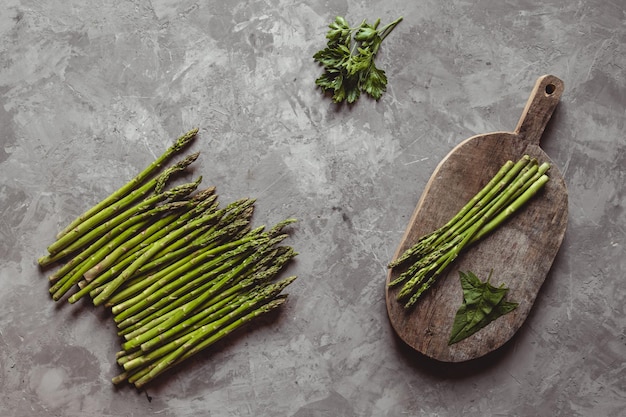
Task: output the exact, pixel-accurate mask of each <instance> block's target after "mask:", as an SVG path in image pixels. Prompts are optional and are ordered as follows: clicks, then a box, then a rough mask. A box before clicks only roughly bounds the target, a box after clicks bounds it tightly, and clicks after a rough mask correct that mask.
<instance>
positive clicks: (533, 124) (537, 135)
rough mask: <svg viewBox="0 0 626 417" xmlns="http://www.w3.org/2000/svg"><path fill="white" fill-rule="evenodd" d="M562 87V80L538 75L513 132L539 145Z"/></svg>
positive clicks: (552, 76)
mask: <svg viewBox="0 0 626 417" xmlns="http://www.w3.org/2000/svg"><path fill="white" fill-rule="evenodd" d="M563 88H564V86H563V81H561V80H560V79H559V78H557V77H555V76H554V75H544V76H542V77H539V79H538V80H537V82H536V83H535V87H534V88H533V90H532V92H531V93H530V97H529V98H528V102H526V108H524V112H523V113H522V117H520V119H519V122H518V123H517V127H516V128H515V133H516V134H518V135H520V136H521V137H522V138H523V139H524V141H526V142H528V143H531V144H534V145H539V142H540V140H541V135H543V131H544V130H545V128H546V126H547V125H548V121H549V120H550V118H551V117H552V113H554V109H556V105H557V104H559V99H560V98H561V94H563Z"/></svg>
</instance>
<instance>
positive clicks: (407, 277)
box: [388, 155, 550, 309]
mask: <svg viewBox="0 0 626 417" xmlns="http://www.w3.org/2000/svg"><path fill="white" fill-rule="evenodd" d="M549 169H550V164H549V163H547V162H544V163H542V164H539V163H538V161H537V160H536V159H535V158H531V157H530V156H528V155H523V156H522V157H521V158H520V159H519V160H518V161H517V162H515V163H514V162H513V161H507V162H506V163H505V164H504V165H503V166H502V167H501V168H500V170H499V171H498V172H497V173H496V175H494V176H493V178H492V179H491V180H490V181H489V182H488V183H487V184H486V185H485V186H484V187H483V188H482V189H481V190H480V191H479V192H478V193H477V194H476V195H474V197H473V198H472V199H471V200H470V201H469V202H468V203H467V204H466V205H465V206H464V207H463V208H462V209H461V210H460V211H459V212H458V213H457V214H456V215H455V216H454V217H452V218H451V219H450V220H449V221H448V222H447V223H446V224H445V225H443V226H441V227H440V228H439V229H437V230H435V231H433V232H431V233H429V234H427V235H425V236H422V237H421V238H420V239H418V241H417V242H416V243H415V244H414V245H413V246H411V247H409V248H408V249H406V250H405V251H404V252H403V253H402V254H400V256H398V258H397V259H395V260H394V261H393V262H391V263H390V264H389V265H388V267H389V268H399V267H403V268H404V270H403V271H402V273H400V274H399V275H398V277H397V278H396V279H394V280H393V281H391V282H389V284H388V286H389V287H398V286H401V287H400V290H399V291H398V292H397V294H396V298H397V300H398V301H399V302H402V303H404V307H405V308H407V309H408V308H411V307H413V306H414V305H415V303H416V302H417V301H418V299H419V298H420V297H421V295H422V294H423V293H424V292H425V291H426V290H428V289H429V288H430V287H431V286H432V285H433V284H434V283H435V282H436V280H437V278H438V277H439V276H440V275H441V274H442V273H443V271H444V270H445V269H446V268H447V267H448V265H450V264H451V263H452V262H453V261H454V260H455V259H456V258H457V257H458V255H459V254H460V253H461V252H462V251H463V250H464V249H465V248H466V247H468V246H469V245H471V244H472V243H475V242H477V241H479V240H481V239H482V238H483V237H485V236H486V235H487V234H489V233H491V232H492V231H493V230H494V229H496V228H497V227H498V226H500V225H501V224H502V223H503V222H504V221H505V220H506V219H508V218H509V217H510V216H511V215H513V213H515V212H517V211H518V210H519V209H520V208H521V207H522V206H523V205H524V204H526V203H527V202H528V201H529V200H530V199H531V198H532V197H533V196H535V194H537V193H538V192H539V190H541V189H542V188H543V186H544V185H545V184H546V183H547V182H548V180H549V178H548V176H547V174H546V173H547V172H548V170H549Z"/></svg>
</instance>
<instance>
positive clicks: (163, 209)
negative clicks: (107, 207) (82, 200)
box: [49, 201, 187, 283]
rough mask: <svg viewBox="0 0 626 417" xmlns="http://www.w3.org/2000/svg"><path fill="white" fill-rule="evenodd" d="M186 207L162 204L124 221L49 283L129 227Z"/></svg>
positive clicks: (51, 276)
mask: <svg viewBox="0 0 626 417" xmlns="http://www.w3.org/2000/svg"><path fill="white" fill-rule="evenodd" d="M186 206H187V203H186V202H182V201H175V202H171V203H166V204H163V205H161V206H157V207H155V208H153V209H151V210H148V211H145V212H143V213H140V214H138V215H135V216H133V217H131V218H130V219H128V220H126V221H125V222H123V223H122V224H120V225H119V226H117V227H115V228H114V229H112V230H109V231H108V232H106V233H105V234H103V235H102V237H101V238H100V239H98V240H97V241H95V242H94V243H92V244H91V245H89V246H88V247H87V248H85V249H84V250H82V251H81V252H80V253H78V254H76V255H75V256H74V257H72V258H71V259H70V260H69V261H68V262H66V263H65V264H64V265H63V266H62V267H60V268H59V269H58V270H57V271H56V272H55V273H54V274H52V275H50V277H49V280H50V282H52V283H54V282H56V281H57V280H59V279H60V278H62V277H63V276H65V275H66V274H68V273H69V272H70V271H72V270H73V269H74V267H76V266H77V265H78V264H80V263H81V262H83V261H85V260H86V259H87V258H88V257H89V256H91V255H92V254H94V253H95V252H97V251H98V249H100V248H102V247H103V246H105V245H106V244H107V243H108V242H110V241H111V240H112V239H113V238H115V237H116V236H119V235H120V234H121V233H122V232H124V231H126V230H128V228H129V227H131V226H133V225H135V224H137V223H140V222H142V224H143V225H145V224H146V221H148V220H150V219H152V218H154V217H157V216H160V215H162V214H164V213H168V212H171V211H175V210H178V209H182V208H184V207H186Z"/></svg>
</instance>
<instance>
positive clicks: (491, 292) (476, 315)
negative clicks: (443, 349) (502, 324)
mask: <svg viewBox="0 0 626 417" xmlns="http://www.w3.org/2000/svg"><path fill="white" fill-rule="evenodd" d="M492 272H493V271H492ZM459 275H460V279H461V287H462V288H463V304H461V307H459V309H458V310H457V312H456V315H455V317H454V322H453V324H452V331H451V334H450V340H449V341H448V345H452V344H454V343H457V342H460V341H461V340H463V339H465V338H467V337H469V336H471V335H472V334H474V333H476V332H477V331H479V330H480V329H482V328H483V327H485V326H487V325H488V324H489V323H491V322H492V321H494V320H496V319H497V318H498V317H500V316H503V315H505V314H507V313H510V312H511V311H513V310H515V309H516V308H517V306H518V303H514V302H509V301H506V300H505V299H504V298H505V297H506V295H507V293H508V292H509V289H508V288H506V287H504V286H503V285H501V286H500V287H494V286H493V285H491V283H490V282H489V281H490V279H491V274H489V278H487V281H485V282H482V281H481V280H480V279H478V277H477V276H476V275H474V274H473V273H472V272H469V271H468V272H467V274H465V273H463V272H461V271H459Z"/></svg>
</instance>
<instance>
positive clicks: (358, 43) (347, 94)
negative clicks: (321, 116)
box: [313, 16, 402, 103]
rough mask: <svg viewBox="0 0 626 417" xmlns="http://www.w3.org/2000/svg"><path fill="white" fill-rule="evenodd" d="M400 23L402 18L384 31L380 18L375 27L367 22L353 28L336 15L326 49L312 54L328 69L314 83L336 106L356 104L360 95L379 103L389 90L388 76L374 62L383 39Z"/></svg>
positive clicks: (328, 34)
mask: <svg viewBox="0 0 626 417" xmlns="http://www.w3.org/2000/svg"><path fill="white" fill-rule="evenodd" d="M401 21H402V17H400V18H399V19H397V20H395V21H393V22H391V23H390V24H388V25H386V26H384V27H382V28H381V29H379V28H378V26H379V25H380V19H378V20H377V21H376V23H374V24H373V25H370V24H369V23H367V21H365V20H364V21H363V22H362V23H361V24H360V25H359V26H357V27H350V25H349V24H348V22H347V21H346V19H344V18H343V17H340V16H337V17H336V18H335V21H334V22H333V23H331V24H330V25H329V26H328V27H329V28H330V30H329V31H328V33H327V34H326V38H327V39H328V43H327V45H326V48H324V49H322V50H321V51H318V52H317V53H316V54H315V55H313V59H314V60H315V61H316V62H319V63H320V64H321V65H322V66H323V67H324V69H325V71H324V73H323V74H322V75H321V76H320V77H319V78H318V79H317V80H315V84H317V85H318V86H320V87H321V88H322V90H323V91H324V92H329V93H332V97H333V101H334V102H335V103H341V102H343V101H347V102H348V103H354V102H355V101H356V100H358V98H359V97H360V95H361V92H365V93H367V94H369V95H370V96H371V97H372V98H374V99H375V100H378V99H379V98H380V97H381V96H382V94H383V93H384V92H385V90H386V89H387V76H386V75H385V71H383V70H382V69H380V68H377V67H376V65H375V64H374V59H375V58H376V54H377V53H378V49H379V48H380V45H381V43H382V42H383V40H384V39H385V38H386V37H387V36H388V35H389V34H390V33H391V31H392V30H393V29H394V28H395V27H396V25H397V24H398V23H400V22H401Z"/></svg>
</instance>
